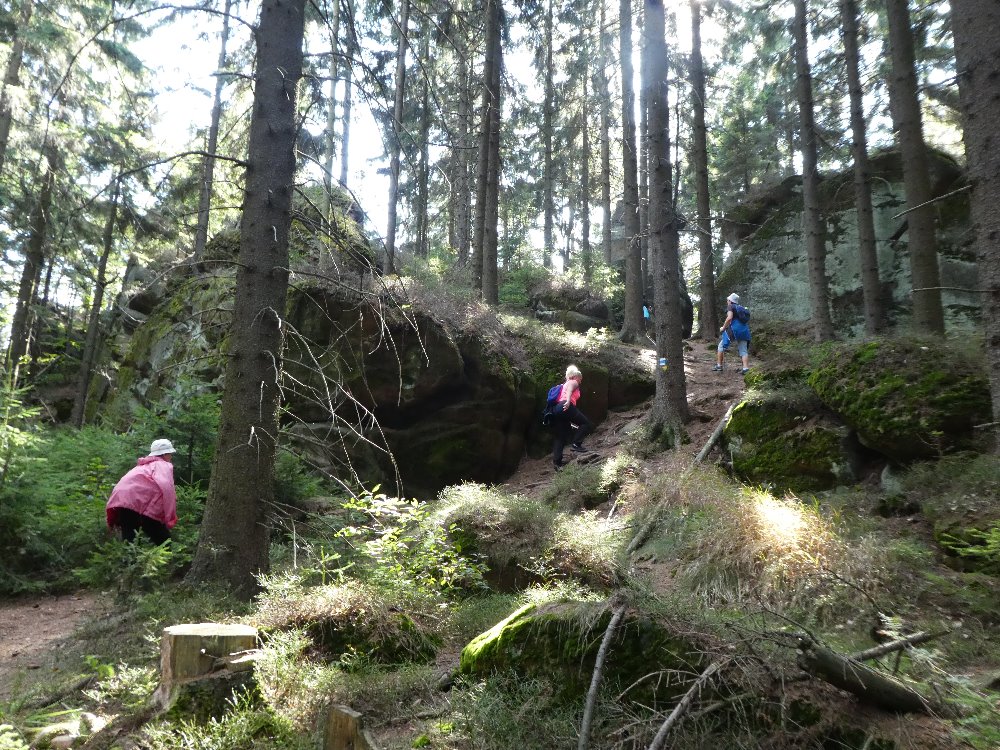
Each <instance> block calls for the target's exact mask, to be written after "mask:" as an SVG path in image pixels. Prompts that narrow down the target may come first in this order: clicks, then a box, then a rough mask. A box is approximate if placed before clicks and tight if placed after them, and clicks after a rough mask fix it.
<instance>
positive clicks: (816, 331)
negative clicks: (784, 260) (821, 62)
mask: <svg viewBox="0 0 1000 750" xmlns="http://www.w3.org/2000/svg"><path fill="white" fill-rule="evenodd" d="M794 5H795V21H794V23H793V24H792V29H793V32H794V35H795V71H796V79H797V86H796V90H797V94H798V100H799V122H800V132H799V134H800V139H801V144H800V148H801V149H802V202H803V204H804V206H803V214H802V225H803V232H804V234H805V240H806V253H807V255H808V258H809V292H810V301H811V303H812V325H813V337H814V338H815V339H816V341H828V340H830V339H832V338H833V321H832V320H831V318H830V300H829V290H828V289H827V282H826V227H825V225H824V221H823V213H822V210H821V209H820V197H819V170H818V168H817V147H816V123H815V120H814V115H813V93H812V73H811V71H810V69H809V48H808V44H807V41H806V39H807V36H808V34H807V32H808V25H809V22H808V19H807V15H806V0H795V2H794Z"/></svg>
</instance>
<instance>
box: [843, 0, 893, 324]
mask: <svg viewBox="0 0 1000 750" xmlns="http://www.w3.org/2000/svg"><path fill="white" fill-rule="evenodd" d="M840 17H841V21H842V24H843V30H844V64H845V67H846V68H847V90H848V92H849V94H850V99H851V133H852V136H853V139H852V141H851V152H852V154H853V156H854V206H855V211H856V212H857V223H858V255H859V257H860V261H861V290H862V294H863V295H864V300H865V332H866V333H867V334H868V335H870V336H874V335H875V334H877V333H878V332H879V331H881V330H882V328H883V327H884V325H885V314H884V313H883V312H882V286H881V284H880V282H879V275H878V248H877V245H876V242H875V219H874V212H873V211H872V176H871V168H870V167H869V165H868V135H867V131H866V124H865V111H864V90H863V89H862V88H861V75H860V72H859V69H860V62H859V60H860V56H859V54H858V4H857V2H856V0H841V2H840Z"/></svg>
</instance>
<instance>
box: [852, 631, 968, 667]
mask: <svg viewBox="0 0 1000 750" xmlns="http://www.w3.org/2000/svg"><path fill="white" fill-rule="evenodd" d="M949 633H951V631H950V630H945V631H942V632H940V633H925V632H923V631H921V632H919V633H914V634H913V635H908V636H906V638H900V639H899V640H898V641H889V642H888V643H883V644H882V645H881V646H875V647H874V648H870V649H867V650H866V651H859V652H858V653H856V654H851V655H850V656H848V657H847V658H848V659H851V660H853V661H869V660H870V659H878V658H879V657H880V656H885V655H886V654H891V653H892V652H893V651H902V650H903V649H904V648H912V647H913V646H919V645H920V644H921V643H927V641H932V640H934V639H935V638H940V637H941V636H944V635H948V634H949Z"/></svg>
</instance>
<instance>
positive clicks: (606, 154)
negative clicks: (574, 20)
mask: <svg viewBox="0 0 1000 750" xmlns="http://www.w3.org/2000/svg"><path fill="white" fill-rule="evenodd" d="M605 1H606V0H598V2H599V3H600V5H601V11H600V16H601V31H600V33H601V37H600V42H601V49H600V53H599V54H600V72H599V74H598V79H597V81H598V96H599V97H600V100H601V212H602V214H603V216H604V223H603V224H602V225H601V252H602V255H603V256H604V262H605V263H608V264H610V263H611V90H610V89H611V87H610V86H609V85H608V68H609V67H610V65H611V60H610V48H611V45H610V44H609V43H608V33H607V30H606V29H605V28H604V25H605V11H604V3H605Z"/></svg>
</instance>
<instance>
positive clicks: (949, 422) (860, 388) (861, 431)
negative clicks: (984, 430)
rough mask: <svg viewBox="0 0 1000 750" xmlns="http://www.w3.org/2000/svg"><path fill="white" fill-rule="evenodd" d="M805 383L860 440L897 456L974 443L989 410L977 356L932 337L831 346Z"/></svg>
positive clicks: (930, 453) (902, 457) (921, 455)
mask: <svg viewBox="0 0 1000 750" xmlns="http://www.w3.org/2000/svg"><path fill="white" fill-rule="evenodd" d="M809 384H810V385H811V386H812V388H813V390H815V392H816V393H817V395H818V396H819V397H820V399H822V401H823V403H824V404H825V405H826V406H827V407H828V408H830V409H831V410H833V411H834V412H835V413H836V414H837V415H838V416H840V417H841V418H842V419H843V420H844V421H845V422H846V423H847V424H849V425H850V426H851V427H853V428H854V429H855V430H857V434H858V437H859V439H860V440H861V442H862V443H863V444H864V445H866V446H868V447H869V448H871V449H873V450H876V451H878V452H879V453H881V454H883V455H885V456H887V457H889V458H890V459H892V460H894V461H898V462H907V461H912V460H914V459H919V458H929V457H933V456H937V455H939V454H940V453H941V452H944V451H954V450H958V449H962V448H968V447H974V445H975V443H974V434H973V426H974V425H975V424H977V423H978V422H979V421H981V418H982V415H983V414H986V413H989V411H990V394H989V383H988V382H987V379H986V375H985V373H984V371H983V366H982V364H981V363H978V362H974V361H973V360H972V359H971V358H970V357H968V356H965V355H963V354H961V353H959V352H957V351H956V350H954V349H951V348H949V347H948V346H947V345H946V344H944V343H942V342H940V341H937V340H931V339H925V340H917V339H878V340H873V341H868V342H865V343H863V344H859V345H848V346H843V347H834V348H832V349H831V350H830V351H829V353H828V354H827V355H826V356H825V357H824V359H823V360H822V362H821V363H820V365H819V366H818V367H816V368H815V369H814V370H813V372H812V373H811V374H810V376H809Z"/></svg>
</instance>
